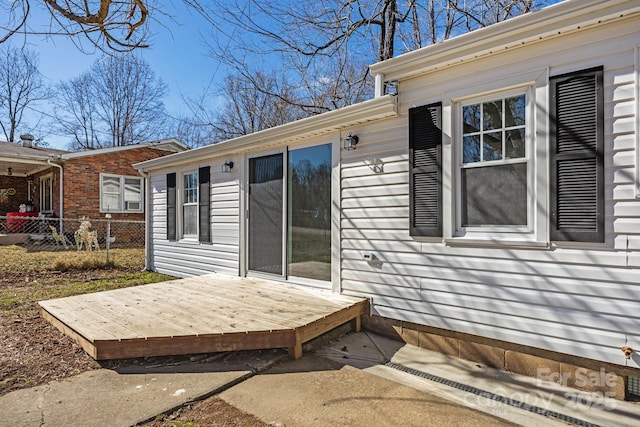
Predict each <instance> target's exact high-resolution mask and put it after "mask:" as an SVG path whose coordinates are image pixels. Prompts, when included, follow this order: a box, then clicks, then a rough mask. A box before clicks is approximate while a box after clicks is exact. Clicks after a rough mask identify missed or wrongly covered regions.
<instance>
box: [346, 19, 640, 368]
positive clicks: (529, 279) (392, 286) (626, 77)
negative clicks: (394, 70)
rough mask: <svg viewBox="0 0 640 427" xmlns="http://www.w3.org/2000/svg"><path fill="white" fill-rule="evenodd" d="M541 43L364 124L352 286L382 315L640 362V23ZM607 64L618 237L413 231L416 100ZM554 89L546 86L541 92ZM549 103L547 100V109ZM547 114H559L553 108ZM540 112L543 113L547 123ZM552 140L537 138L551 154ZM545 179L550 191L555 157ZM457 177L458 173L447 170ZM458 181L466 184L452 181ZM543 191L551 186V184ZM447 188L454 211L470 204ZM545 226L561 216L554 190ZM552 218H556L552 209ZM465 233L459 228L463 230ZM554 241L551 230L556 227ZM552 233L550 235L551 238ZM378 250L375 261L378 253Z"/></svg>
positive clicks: (410, 89)
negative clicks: (639, 183) (588, 239)
mask: <svg viewBox="0 0 640 427" xmlns="http://www.w3.org/2000/svg"><path fill="white" fill-rule="evenodd" d="M630 21H631V22H628V23H627V24H626V25H625V24H621V23H616V24H612V25H604V26H602V27H601V28H598V29H592V31H589V32H584V33H582V32H581V33H576V34H573V35H569V36H565V37H560V38H558V39H556V40H551V41H548V42H539V43H535V44H532V45H530V46H525V47H523V48H520V49H514V50H513V51H508V52H505V53H502V54H497V55H494V56H492V57H491V58H487V59H486V60H477V61H475V62H473V63H470V64H468V65H464V64H463V65H460V66H455V67H450V68H448V69H445V70H442V71H440V72H434V73H431V74H429V75H427V76H424V77H419V78H415V79H411V80H407V81H401V82H400V83H399V86H398V92H399V95H398V96H399V98H400V117H399V118H397V119H389V120H385V121H382V122H379V123H377V124H375V125H373V126H367V127H366V128H362V129H349V131H352V132H353V133H354V134H358V136H359V137H360V142H361V143H360V144H359V145H358V148H357V150H355V151H353V152H344V151H343V152H342V160H341V163H342V168H341V175H342V191H341V196H342V200H341V204H342V211H341V227H342V230H341V237H342V239H341V242H340V244H341V259H342V262H341V269H342V281H341V285H342V291H343V292H344V293H345V294H349V295H358V296H365V297H371V298H372V303H373V304H372V310H373V313H374V314H377V315H381V316H385V317H389V318H392V319H396V320H403V321H408V322H414V323H418V324H424V325H428V326H432V327H437V328H443V329H446V330H451V331H458V332H464V333H469V334H474V335H478V336H482V337H488V338H493V339H498V340H505V341H509V342H514V343H518V344H522V345H527V346H532V347H538V348H543V349H547V350H552V351H557V352H561V353H567V354H571V355H575V356H581V357H585V358H589V359H596V360H602V361H606V362H611V363H616V364H620V365H625V363H628V366H633V367H639V366H638V362H637V361H634V360H630V361H627V360H626V359H625V358H624V355H623V354H622V352H621V351H620V346H622V345H625V343H629V345H631V346H632V347H633V345H636V346H640V310H638V304H640V269H639V268H638V267H640V202H639V201H638V200H636V199H635V185H636V183H635V182H634V176H635V174H634V172H635V158H636V155H637V153H636V151H635V140H636V138H635V130H634V127H633V123H634V122H635V121H637V117H636V115H635V114H636V112H635V111H636V110H635V108H634V106H635V105H636V102H637V99H636V97H635V92H634V88H635V77H634V76H635V75H636V73H638V72H640V70H638V69H636V68H635V65H634V47H635V46H636V45H637V28H638V19H637V18H635V20H630ZM600 65H604V86H605V88H604V99H605V160H604V161H605V200H606V202H605V205H606V206H605V214H606V224H605V233H606V236H605V242H604V243H602V244H593V243H575V242H574V243H572V242H562V243H558V244H556V245H554V246H552V247H550V248H544V247H543V248H540V249H534V248H528V247H511V246H495V245H494V246H491V245H486V244H485V245H480V242H476V243H477V245H474V242H471V243H468V244H466V245H464V246H459V245H453V244H451V243H449V242H446V241H444V240H443V239H442V238H435V237H429V238H415V239H414V238H412V237H411V236H409V230H408V225H409V208H408V206H409V194H408V188H409V182H408V179H409V171H408V167H409V166H408V152H407V140H408V136H407V132H408V126H407V113H408V110H409V108H413V107H416V106H420V105H428V104H432V103H437V102H443V103H446V102H447V99H446V96H447V93H449V92H456V91H458V92H459V91H460V90H466V91H467V93H468V94H469V95H472V94H473V93H474V87H475V86H482V85H485V84H487V83H491V84H493V85H494V86H496V88H499V87H500V81H501V80H504V78H505V75H506V74H507V73H508V74H509V75H516V74H518V73H520V74H524V73H528V72H530V70H536V69H541V67H548V75H551V76H553V75H559V74H564V73H569V72H573V71H578V70H582V69H588V68H592V67H597V66H600ZM540 91H541V92H544V91H546V89H545V87H544V85H543V86H542V87H541V89H540ZM538 106H539V107H540V108H543V109H546V107H547V106H546V104H545V103H543V104H539V105H538ZM448 108H449V111H446V110H447V107H446V106H445V108H444V110H445V111H443V121H444V129H445V130H447V129H449V131H446V132H445V135H444V138H443V140H444V143H443V144H444V147H445V148H446V147H449V148H448V150H449V151H448V152H447V151H446V149H445V154H444V156H443V163H444V165H445V171H444V174H446V173H448V172H447V170H449V171H450V170H454V168H455V166H456V165H457V163H456V161H455V157H454V156H452V153H451V151H450V150H451V148H450V147H451V143H452V142H453V141H454V140H453V139H452V135H451V133H450V129H452V128H453V124H452V123H451V114H452V112H451V107H448ZM545 114H546V113H545ZM543 118H544V116H543V117H542V118H541V116H540V115H536V117H535V120H537V121H539V120H541V119H543ZM546 149H547V145H546V144H542V145H541V146H539V147H537V148H536V150H537V151H538V152H544V150H546ZM536 168H542V173H539V175H538V178H537V179H539V180H540V181H541V184H542V185H544V187H546V185H547V183H546V179H547V178H546V177H547V176H548V174H547V171H546V170H545V169H548V167H547V159H545V160H544V162H542V164H539V165H536ZM445 179H446V177H445ZM452 186H453V187H452ZM544 187H543V188H544ZM455 188H456V187H455V182H454V181H451V180H449V181H448V183H447V184H446V185H445V187H444V188H443V192H444V193H445V194H447V193H448V194H449V196H448V197H447V198H445V200H444V216H445V218H446V216H447V215H451V214H452V211H453V209H454V207H455V203H456V200H455V199H453V198H452V197H451V194H452V190H453V189H455ZM534 191H535V192H536V195H537V198H536V203H537V204H538V206H536V211H535V215H534V219H533V221H534V224H536V225H538V224H544V223H546V222H547V219H548V218H547V210H548V208H547V206H546V200H545V198H544V196H543V195H542V196H541V195H540V194H539V193H538V191H539V189H535V190H534ZM541 216H542V218H541ZM453 231H454V230H452V229H451V228H450V229H449V232H450V233H452V232H453ZM545 236H546V233H545ZM545 239H546V237H545ZM371 253H372V254H375V256H376V258H377V259H378V262H376V263H372V262H368V261H367V260H365V259H364V258H363V256H364V254H371Z"/></svg>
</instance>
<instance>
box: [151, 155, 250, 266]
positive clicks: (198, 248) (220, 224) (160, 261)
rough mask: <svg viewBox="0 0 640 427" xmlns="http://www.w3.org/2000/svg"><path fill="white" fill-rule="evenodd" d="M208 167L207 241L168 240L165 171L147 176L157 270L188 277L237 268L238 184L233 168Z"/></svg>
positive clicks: (154, 261) (154, 264) (238, 239)
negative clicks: (228, 172)
mask: <svg viewBox="0 0 640 427" xmlns="http://www.w3.org/2000/svg"><path fill="white" fill-rule="evenodd" d="M212 164H213V167H212V168H211V171H212V176H211V224H212V225H211V234H212V236H211V237H212V239H211V240H212V241H211V244H206V245H202V244H197V242H195V241H194V240H181V241H168V240H167V234H166V233H167V230H166V226H167V222H166V214H167V211H166V197H167V189H166V173H167V171H163V172H158V173H157V174H153V175H152V176H151V188H152V192H153V194H152V203H153V215H152V219H151V224H150V225H149V227H150V231H151V234H152V245H153V248H152V265H153V268H154V269H155V270H157V271H159V272H162V273H165V274H170V275H173V276H176V277H190V276H197V275H201V274H208V273H213V272H219V273H225V274H232V275H237V274H238V271H239V241H240V235H239V222H240V204H239V201H240V186H239V182H238V176H237V175H236V171H237V170H239V169H240V168H234V169H232V173H231V174H222V173H220V172H218V170H219V169H220V168H217V167H215V166H217V163H215V162H213V163H212Z"/></svg>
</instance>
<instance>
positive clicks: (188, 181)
mask: <svg viewBox="0 0 640 427" xmlns="http://www.w3.org/2000/svg"><path fill="white" fill-rule="evenodd" d="M184 203H198V174H197V173H196V172H194V173H190V174H187V175H185V176H184Z"/></svg>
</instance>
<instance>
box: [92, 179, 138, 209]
mask: <svg viewBox="0 0 640 427" xmlns="http://www.w3.org/2000/svg"><path fill="white" fill-rule="evenodd" d="M143 183H144V181H143V178H142V177H137V176H125V175H110V174H100V212H104V213H109V212H142V211H143V206H144V204H143V188H144V185H143Z"/></svg>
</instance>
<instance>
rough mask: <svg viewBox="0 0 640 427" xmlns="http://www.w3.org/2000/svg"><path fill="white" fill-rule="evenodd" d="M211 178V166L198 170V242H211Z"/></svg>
mask: <svg viewBox="0 0 640 427" xmlns="http://www.w3.org/2000/svg"><path fill="white" fill-rule="evenodd" d="M210 176H211V168H210V166H204V167H201V168H200V169H198V184H199V188H198V221H199V227H198V240H200V241H201V242H211V188H210V186H209V181H210Z"/></svg>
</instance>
